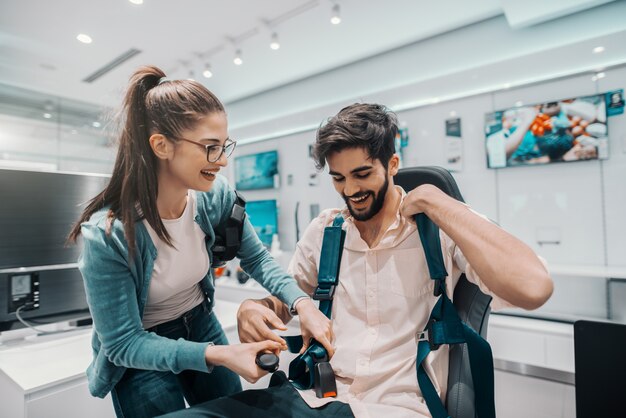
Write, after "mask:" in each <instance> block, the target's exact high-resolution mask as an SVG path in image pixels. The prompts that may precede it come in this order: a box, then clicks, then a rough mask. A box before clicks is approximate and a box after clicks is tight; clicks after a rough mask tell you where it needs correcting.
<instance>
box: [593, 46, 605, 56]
mask: <svg viewBox="0 0 626 418" xmlns="http://www.w3.org/2000/svg"><path fill="white" fill-rule="evenodd" d="M601 52H604V47H603V46H597V47H595V48H593V53H594V54H599V53H601Z"/></svg>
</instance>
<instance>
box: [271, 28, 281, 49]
mask: <svg viewBox="0 0 626 418" xmlns="http://www.w3.org/2000/svg"><path fill="white" fill-rule="evenodd" d="M270 48H272V49H273V50H274V51H276V50H277V49H279V48H280V42H278V34H277V33H276V32H274V33H272V40H271V42H270Z"/></svg>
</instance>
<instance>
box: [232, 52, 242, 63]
mask: <svg viewBox="0 0 626 418" xmlns="http://www.w3.org/2000/svg"><path fill="white" fill-rule="evenodd" d="M233 63H234V64H235V65H241V64H243V58H241V49H238V50H237V51H235V58H234V59H233Z"/></svg>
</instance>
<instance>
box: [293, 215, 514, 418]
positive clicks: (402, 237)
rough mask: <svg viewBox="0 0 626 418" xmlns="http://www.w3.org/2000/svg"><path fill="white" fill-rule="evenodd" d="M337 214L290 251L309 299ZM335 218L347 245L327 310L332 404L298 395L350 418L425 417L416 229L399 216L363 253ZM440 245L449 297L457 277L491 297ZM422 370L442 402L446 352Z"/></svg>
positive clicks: (425, 287)
mask: <svg viewBox="0 0 626 418" xmlns="http://www.w3.org/2000/svg"><path fill="white" fill-rule="evenodd" d="M338 212H339V211H338V210H337V209H333V210H326V211H324V212H322V213H321V214H320V216H319V217H318V218H316V219H315V220H313V222H311V224H310V225H309V227H308V228H307V230H306V232H305V233H304V236H303V238H302V239H301V240H300V242H299V243H298V244H297V246H296V251H295V254H294V257H293V258H292V261H291V264H290V266H289V273H291V274H293V276H294V277H295V278H296V280H297V281H298V283H299V284H300V286H301V287H302V289H303V290H304V291H305V292H307V293H309V294H311V293H312V292H313V290H314V289H315V287H316V285H317V266H318V265H319V258H320V251H321V245H322V237H323V231H324V227H326V226H328V225H329V224H331V223H332V220H333V219H334V217H335V216H336V215H337V213H338ZM342 214H343V216H344V219H345V223H344V225H345V230H346V239H345V244H344V252H343V256H342V259H341V267H340V274H339V285H338V286H337V289H336V291H335V296H334V303H333V308H332V321H333V331H334V333H335V341H334V348H335V355H334V356H333V358H332V359H331V362H330V363H331V365H332V367H333V370H334V372H335V376H336V381H337V397H336V398H325V399H318V398H317V397H316V396H315V393H314V392H313V391H312V390H307V391H300V394H301V395H302V397H303V399H304V400H305V401H306V402H307V403H308V404H309V405H310V406H312V407H318V406H320V405H322V404H325V403H327V402H329V401H334V400H339V401H342V402H346V403H348V404H350V407H351V409H352V412H353V413H354V415H355V417H357V418H363V417H372V418H374V417H394V418H405V417H430V416H431V415H430V413H429V411H428V408H427V406H426V404H425V402H424V398H423V396H422V393H421V391H420V389H419V386H418V384H417V375H416V370H415V362H416V354H417V342H416V336H417V334H419V333H421V331H422V330H423V329H424V328H425V326H426V322H427V321H428V317H429V315H430V312H431V310H432V308H433V306H434V305H435V302H436V301H437V298H436V297H435V296H434V295H433V286H434V285H433V280H431V279H430V275H429V273H428V266H427V264H426V259H425V256H424V251H423V249H422V244H421V242H420V239H419V234H418V232H417V228H416V226H415V223H413V222H412V221H409V220H408V219H407V218H404V217H403V216H401V215H400V213H398V214H397V217H396V220H395V222H393V223H392V225H391V226H390V227H389V228H388V229H387V231H386V232H385V234H384V236H383V237H382V239H381V240H380V242H379V243H378V245H376V247H374V248H369V247H368V245H367V244H366V243H365V241H363V240H362V239H361V236H360V233H359V231H358V229H357V228H356V225H355V224H354V222H353V220H352V218H351V217H350V215H349V213H348V212H347V210H344V211H343V212H342ZM440 237H441V247H442V250H443V256H444V262H445V267H446V270H447V272H448V278H447V280H446V287H447V290H448V295H453V289H454V286H456V283H457V282H458V279H459V277H460V275H461V273H463V272H465V273H466V276H467V279H468V280H469V281H470V282H472V283H475V284H477V285H478V286H479V287H480V288H481V290H482V291H483V292H486V293H490V292H489V289H487V288H486V287H485V286H484V284H483V283H482V282H481V280H480V278H479V277H478V275H477V274H476V272H475V271H474V269H473V268H472V267H471V266H470V265H469V263H468V262H467V260H466V259H465V257H464V256H463V254H462V253H461V251H460V249H459V248H458V247H457V246H456V245H455V243H454V242H453V241H452V240H451V239H450V238H449V237H448V236H447V235H446V234H445V233H443V231H440ZM504 306H511V305H509V304H508V303H507V302H506V301H503V300H502V299H500V298H498V297H494V300H493V302H492V307H493V308H496V309H497V308H499V307H504ZM425 369H426V372H427V373H428V375H429V376H430V378H431V380H432V382H433V384H434V386H435V389H436V390H437V393H438V394H439V395H440V396H441V397H442V398H445V395H446V390H447V376H448V346H442V347H441V348H440V349H439V350H437V351H434V352H431V353H430V354H429V355H428V357H427V359H426V360H425Z"/></svg>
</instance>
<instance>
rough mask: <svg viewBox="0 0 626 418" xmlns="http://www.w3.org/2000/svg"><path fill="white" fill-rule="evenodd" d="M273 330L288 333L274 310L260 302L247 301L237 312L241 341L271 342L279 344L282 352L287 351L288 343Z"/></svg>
mask: <svg viewBox="0 0 626 418" xmlns="http://www.w3.org/2000/svg"><path fill="white" fill-rule="evenodd" d="M272 329H278V330H281V331H286V330H287V327H286V326H285V324H284V323H283V321H281V320H280V318H279V317H278V315H276V313H275V312H274V311H273V310H271V309H270V308H268V307H267V306H265V305H263V304H261V303H259V301H255V300H252V299H247V300H245V301H243V302H242V304H241V306H239V310H238V311H237V330H238V331H239V341H241V342H243V343H251V342H257V341H263V340H271V341H275V342H277V343H279V344H280V348H281V349H282V350H286V349H287V343H286V342H285V340H283V339H282V338H280V337H279V336H278V335H276V334H275V333H274V332H273V331H272Z"/></svg>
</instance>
